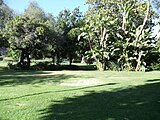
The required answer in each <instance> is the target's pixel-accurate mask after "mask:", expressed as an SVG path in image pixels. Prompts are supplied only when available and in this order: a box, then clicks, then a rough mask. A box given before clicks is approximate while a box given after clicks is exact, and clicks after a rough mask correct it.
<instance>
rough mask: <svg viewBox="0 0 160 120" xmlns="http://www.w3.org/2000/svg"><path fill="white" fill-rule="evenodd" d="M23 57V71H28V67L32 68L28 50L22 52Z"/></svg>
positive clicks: (21, 62) (21, 58)
mask: <svg viewBox="0 0 160 120" xmlns="http://www.w3.org/2000/svg"><path fill="white" fill-rule="evenodd" d="M21 51H22V52H21V57H20V61H19V65H20V66H21V67H22V68H23V69H26V68H28V67H30V64H31V60H30V57H29V52H28V50H25V49H23V50H21Z"/></svg>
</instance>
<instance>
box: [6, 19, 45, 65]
mask: <svg viewBox="0 0 160 120" xmlns="http://www.w3.org/2000/svg"><path fill="white" fill-rule="evenodd" d="M47 30H48V24H47V23H46V22H43V21H37V20H35V19H34V18H32V19H31V18H28V17H23V16H21V17H16V18H15V19H14V20H11V21H8V22H7V23H6V26H5V28H4V30H3V32H4V36H6V37H7V38H8V42H9V45H10V47H11V48H12V49H13V50H19V51H21V57H20V61H19V65H20V66H21V67H23V68H26V67H29V66H30V54H31V53H32V52H33V50H34V49H35V48H36V46H37V45H39V44H41V43H43V42H44V41H47V40H48V39H47ZM42 41H43V42H42Z"/></svg>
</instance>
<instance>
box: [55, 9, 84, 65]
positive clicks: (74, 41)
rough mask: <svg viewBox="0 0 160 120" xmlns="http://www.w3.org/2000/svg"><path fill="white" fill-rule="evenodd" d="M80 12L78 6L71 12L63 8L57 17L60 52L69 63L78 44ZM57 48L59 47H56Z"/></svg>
mask: <svg viewBox="0 0 160 120" xmlns="http://www.w3.org/2000/svg"><path fill="white" fill-rule="evenodd" d="M81 17H82V14H81V12H80V11H79V9H78V8H75V9H74V10H73V11H72V12H71V11H70V10H67V9H66V10H64V11H62V12H60V14H59V15H58V17H57V28H58V32H59V33H60V36H61V37H59V38H61V39H60V41H61V46H62V47H61V54H62V55H63V57H66V58H69V61H70V65H71V63H72V60H73V58H74V57H75V55H76V51H77V46H78V35H79V33H78V27H79V23H80V21H81ZM58 49H59V48H58Z"/></svg>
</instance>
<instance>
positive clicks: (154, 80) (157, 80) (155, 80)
mask: <svg viewBox="0 0 160 120" xmlns="http://www.w3.org/2000/svg"><path fill="white" fill-rule="evenodd" d="M159 81H160V79H153V80H147V82H159Z"/></svg>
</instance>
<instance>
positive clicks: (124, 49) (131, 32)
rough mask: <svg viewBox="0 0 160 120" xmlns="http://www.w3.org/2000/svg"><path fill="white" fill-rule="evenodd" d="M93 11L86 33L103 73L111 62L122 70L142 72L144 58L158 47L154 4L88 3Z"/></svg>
mask: <svg viewBox="0 0 160 120" xmlns="http://www.w3.org/2000/svg"><path fill="white" fill-rule="evenodd" d="M87 3H88V4H90V9H89V11H88V12H87V14H86V23H85V25H84V27H83V29H82V34H81V36H83V37H84V38H86V40H87V41H88V43H89V44H90V51H91V53H92V55H93V57H94V58H95V60H96V62H97V68H98V69H99V70H105V68H106V64H107V61H108V62H110V61H111V60H114V61H115V62H118V66H119V67H121V69H126V70H136V71H140V70H142V68H143V66H145V62H144V57H145V56H146V54H147V53H148V51H149V50H150V49H151V48H152V47H154V45H155V44H154V41H153V42H152V40H151V29H152V19H151V17H152V13H153V11H152V9H151V7H150V2H149V1H148V2H146V1H137V0H114V1H113V0H107V1H105V0H88V1H87Z"/></svg>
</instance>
